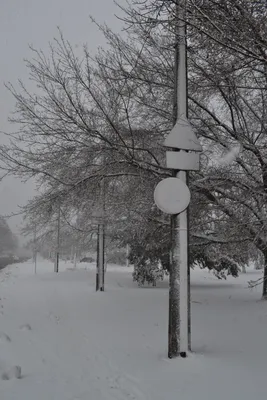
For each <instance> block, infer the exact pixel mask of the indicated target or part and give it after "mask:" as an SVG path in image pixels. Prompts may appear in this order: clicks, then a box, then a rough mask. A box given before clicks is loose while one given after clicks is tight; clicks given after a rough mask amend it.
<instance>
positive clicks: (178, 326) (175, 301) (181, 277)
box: [168, 0, 190, 358]
mask: <svg viewBox="0 0 267 400" xmlns="http://www.w3.org/2000/svg"><path fill="white" fill-rule="evenodd" d="M176 16H177V20H178V21H177V41H178V44H177V47H176V52H175V72H176V73H177V75H176V77H175V78H176V79H175V91H176V93H175V96H174V122H175V121H176V119H177V117H179V118H183V117H184V118H186V117H187V57H186V23H185V17H186V0H180V1H179V2H178V3H177V4H176ZM175 176H177V177H178V178H179V179H181V180H182V181H183V182H184V183H187V173H186V172H185V171H179V172H178V173H175ZM171 232H172V254H171V269H170V300H169V349H168V356H169V358H173V357H177V356H178V355H181V356H182V357H186V355H187V352H188V350H189V329H190V321H189V307H188V306H189V301H190V300H189V299H190V296H189V285H188V278H189V271H188V214H187V210H185V211H183V212H182V213H181V214H179V215H174V216H172V218H171Z"/></svg>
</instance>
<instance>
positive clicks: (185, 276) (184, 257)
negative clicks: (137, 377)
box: [154, 0, 202, 358]
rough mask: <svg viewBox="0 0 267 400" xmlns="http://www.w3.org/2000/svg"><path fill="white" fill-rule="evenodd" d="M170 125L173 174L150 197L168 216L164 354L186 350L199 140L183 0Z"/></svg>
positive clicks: (168, 155) (167, 144)
mask: <svg viewBox="0 0 267 400" xmlns="http://www.w3.org/2000/svg"><path fill="white" fill-rule="evenodd" d="M176 20H177V31H176V33H177V34H176V38H177V48H176V52H175V73H176V77H175V78H176V79H175V96H174V121H173V122H174V126H173V128H172V130H171V132H170V133H169V134H168V135H167V137H166V138H165V141H164V146H165V147H167V148H169V151H167V152H166V164H167V168H169V169H171V170H173V177H172V178H166V179H163V180H162V181H161V182H159V183H158V185H157V186H156V188H155V191H154V200H155V202H156V204H157V206H158V207H159V209H160V210H161V211H163V212H165V213H167V214H170V215H171V216H172V217H171V234H172V251H171V262H170V264H171V265H170V294H169V335H168V357H169V358H174V357H177V356H178V355H180V356H181V357H186V356H187V352H188V350H190V287H189V285H190V282H189V280H190V279H189V278H190V275H189V263H188V237H189V235H188V211H187V208H188V206H189V204H190V197H191V194H190V190H189V188H188V186H187V171H198V170H199V159H200V155H199V153H200V152H201V151H202V147H201V144H200V142H199V140H198V138H197V136H196V134H195V133H194V130H193V129H192V126H191V125H190V123H189V121H188V119H187V98H188V96H187V54H186V0H179V1H177V3H176Z"/></svg>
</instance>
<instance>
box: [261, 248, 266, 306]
mask: <svg viewBox="0 0 267 400" xmlns="http://www.w3.org/2000/svg"><path fill="white" fill-rule="evenodd" d="M262 298H263V299H264V300H267V249H266V250H265V251H264V270H263V289H262Z"/></svg>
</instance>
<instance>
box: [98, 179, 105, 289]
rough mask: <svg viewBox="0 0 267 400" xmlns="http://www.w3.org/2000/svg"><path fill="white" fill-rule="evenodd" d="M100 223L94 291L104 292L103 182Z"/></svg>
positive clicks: (101, 185)
mask: <svg viewBox="0 0 267 400" xmlns="http://www.w3.org/2000/svg"><path fill="white" fill-rule="evenodd" d="M100 204H101V205H100V222H99V224H98V234H97V262H96V291H98V290H100V292H104V286H105V181H104V177H102V179H101V182H100Z"/></svg>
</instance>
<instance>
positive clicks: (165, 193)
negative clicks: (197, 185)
mask: <svg viewBox="0 0 267 400" xmlns="http://www.w3.org/2000/svg"><path fill="white" fill-rule="evenodd" d="M190 197H191V195H190V190H189V188H188V186H187V185H186V184H185V183H184V182H183V181H181V179H179V178H166V179H163V181H161V182H159V183H158V185H157V186H156V188H155V191H154V200H155V203H156V205H157V206H158V208H159V209H160V210H161V211H163V212H165V213H166V214H180V213H181V212H182V211H184V210H185V209H186V208H187V207H188V205H189V203H190Z"/></svg>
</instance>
